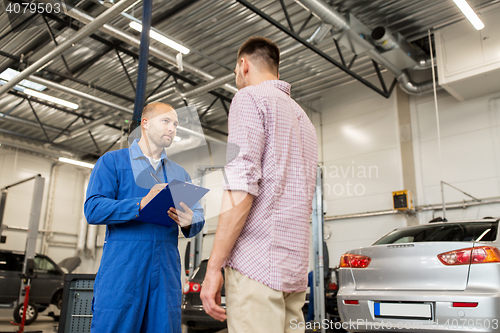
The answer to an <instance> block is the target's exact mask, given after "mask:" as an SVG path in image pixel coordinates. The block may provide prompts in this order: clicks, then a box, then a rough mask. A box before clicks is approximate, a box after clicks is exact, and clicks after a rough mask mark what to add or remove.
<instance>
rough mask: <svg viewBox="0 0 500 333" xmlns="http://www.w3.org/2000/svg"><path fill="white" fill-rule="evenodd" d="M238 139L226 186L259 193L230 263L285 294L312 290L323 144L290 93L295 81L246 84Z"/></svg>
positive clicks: (234, 132)
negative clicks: (313, 219) (313, 220)
mask: <svg viewBox="0 0 500 333" xmlns="http://www.w3.org/2000/svg"><path fill="white" fill-rule="evenodd" d="M228 127H229V138H228V143H230V144H229V145H228V156H230V155H233V156H234V154H231V152H230V150H231V148H230V147H231V143H232V144H236V145H237V146H238V147H239V149H240V151H239V153H238V155H237V157H236V158H235V159H234V160H232V161H228V164H227V165H226V167H225V173H226V181H227V183H224V186H223V188H224V190H233V191H237V190H239V191H245V192H247V193H250V194H252V195H253V196H254V201H253V205H252V207H251V209H250V213H249V215H248V218H247V221H246V223H245V226H244V227H243V230H242V231H241V234H240V236H239V238H238V239H237V241H236V243H235V245H234V248H233V250H232V251H231V254H230V255H229V257H228V260H227V261H226V264H227V265H229V266H230V267H232V268H234V269H236V270H237V271H239V272H240V273H242V274H244V275H246V276H248V277H249V278H251V279H254V280H256V281H259V282H261V283H263V284H265V285H267V286H269V287H270V288H272V289H275V290H280V291H284V292H296V291H303V290H306V288H307V270H308V264H309V233H310V227H309V218H310V215H311V212H312V200H313V196H314V189H315V183H316V167H317V161H318V143H317V138H316V131H315V129H314V126H313V124H312V123H311V121H310V120H309V118H308V117H307V115H306V113H305V112H304V110H302V108H301V107H300V106H299V105H298V104H297V103H296V102H295V101H294V100H293V99H292V98H291V97H290V84H288V83H286V82H284V81H278V80H272V81H264V82H262V83H261V84H259V85H255V86H248V87H246V88H243V89H240V90H239V91H238V92H237V93H236V95H234V97H233V101H232V103H231V108H230V111H229V121H228Z"/></svg>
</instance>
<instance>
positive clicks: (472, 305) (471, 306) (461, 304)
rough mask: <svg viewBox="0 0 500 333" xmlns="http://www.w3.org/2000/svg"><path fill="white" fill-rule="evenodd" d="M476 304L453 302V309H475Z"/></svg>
mask: <svg viewBox="0 0 500 333" xmlns="http://www.w3.org/2000/svg"><path fill="white" fill-rule="evenodd" d="M477 304H478V303H477V302H453V307H454V308H475V307H477Z"/></svg>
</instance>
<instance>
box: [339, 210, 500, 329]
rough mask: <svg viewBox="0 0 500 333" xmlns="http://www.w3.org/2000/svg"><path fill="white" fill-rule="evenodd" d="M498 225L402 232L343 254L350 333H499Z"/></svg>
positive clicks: (342, 291)
mask: <svg viewBox="0 0 500 333" xmlns="http://www.w3.org/2000/svg"><path fill="white" fill-rule="evenodd" d="M498 222H499V220H497V219H483V220H479V221H460V222H441V223H429V224H426V225H419V226H413V227H406V228H399V229H395V230H393V231H391V232H390V233H388V234H387V235H385V236H383V237H382V238H380V239H379V240H378V241H377V242H375V243H374V244H373V245H372V246H369V247H363V248H359V249H355V250H351V251H349V252H347V253H346V254H344V255H342V257H341V261H340V270H339V282H340V283H339V292H338V296H337V299H338V308H339V312H340V317H341V319H342V325H343V326H342V327H343V328H344V329H346V330H348V331H350V332H373V331H378V332H380V331H396V332H410V331H411V332H416V331H426V332H432V331H446V332H500V327H499V326H500V323H499V320H500V251H499V249H498V248H499V247H500V241H499V237H498Z"/></svg>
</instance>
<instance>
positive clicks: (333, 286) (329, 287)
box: [328, 283, 339, 290]
mask: <svg viewBox="0 0 500 333" xmlns="http://www.w3.org/2000/svg"><path fill="white" fill-rule="evenodd" d="M328 289H330V290H337V289H339V286H337V284H336V283H329V284H328Z"/></svg>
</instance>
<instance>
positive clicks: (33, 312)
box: [14, 303, 38, 325]
mask: <svg viewBox="0 0 500 333" xmlns="http://www.w3.org/2000/svg"><path fill="white" fill-rule="evenodd" d="M23 309H24V304H19V305H18V306H16V308H15V309H14V320H15V321H16V323H18V324H20V323H21V321H22V319H23ZM37 317H38V309H37V308H36V305H35V304H33V303H28V308H27V309H26V319H25V321H24V324H25V325H30V324H31V323H33V322H34V321H35V320H36V318H37Z"/></svg>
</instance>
